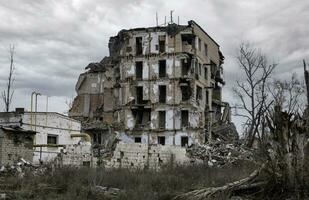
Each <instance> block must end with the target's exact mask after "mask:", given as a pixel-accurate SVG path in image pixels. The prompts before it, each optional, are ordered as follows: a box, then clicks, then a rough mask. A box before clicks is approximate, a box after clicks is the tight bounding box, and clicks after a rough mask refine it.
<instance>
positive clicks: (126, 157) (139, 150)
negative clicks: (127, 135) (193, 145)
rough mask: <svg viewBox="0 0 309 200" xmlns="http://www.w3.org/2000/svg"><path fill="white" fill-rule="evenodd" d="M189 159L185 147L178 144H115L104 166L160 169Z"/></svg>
mask: <svg viewBox="0 0 309 200" xmlns="http://www.w3.org/2000/svg"><path fill="white" fill-rule="evenodd" d="M189 161H190V159H189V158H188V157H187V156H186V149H185V148H181V147H178V146H162V145H150V146H149V147H148V145H147V144H135V143H131V144H128V143H123V142H120V143H118V144H117V147H116V149H115V151H114V155H113V157H112V158H111V160H109V161H106V163H105V167H107V168H110V167H116V168H117V167H118V168H119V167H123V168H139V169H144V168H146V167H147V166H148V168H149V169H160V168H161V167H162V166H164V165H168V164H186V163H189Z"/></svg>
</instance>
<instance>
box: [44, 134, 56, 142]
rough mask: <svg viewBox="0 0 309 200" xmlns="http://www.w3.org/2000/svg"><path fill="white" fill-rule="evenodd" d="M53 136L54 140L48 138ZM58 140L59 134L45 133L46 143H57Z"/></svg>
mask: <svg viewBox="0 0 309 200" xmlns="http://www.w3.org/2000/svg"><path fill="white" fill-rule="evenodd" d="M51 138H54V139H55V140H56V142H55V143H54V142H50V139H51ZM58 142H59V135H55V134H47V142H46V144H58Z"/></svg>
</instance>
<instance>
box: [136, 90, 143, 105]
mask: <svg viewBox="0 0 309 200" xmlns="http://www.w3.org/2000/svg"><path fill="white" fill-rule="evenodd" d="M140 88H141V89H140ZM139 89H140V91H139ZM135 90H136V91H135V95H136V101H135V102H136V104H143V102H144V98H143V96H144V87H143V86H135ZM139 93H141V96H139Z"/></svg>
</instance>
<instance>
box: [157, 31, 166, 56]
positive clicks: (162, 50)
mask: <svg viewBox="0 0 309 200" xmlns="http://www.w3.org/2000/svg"><path fill="white" fill-rule="evenodd" d="M163 37H164V40H162V38H163ZM163 42H164V44H162V43H163ZM162 47H163V48H162ZM158 51H159V53H165V52H166V35H159V36H158Z"/></svg>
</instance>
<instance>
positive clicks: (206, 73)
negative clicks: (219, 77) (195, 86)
mask: <svg viewBox="0 0 309 200" xmlns="http://www.w3.org/2000/svg"><path fill="white" fill-rule="evenodd" d="M207 70H208V69H207V67H205V68H204V78H205V80H207V76H208V71H207Z"/></svg>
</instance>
